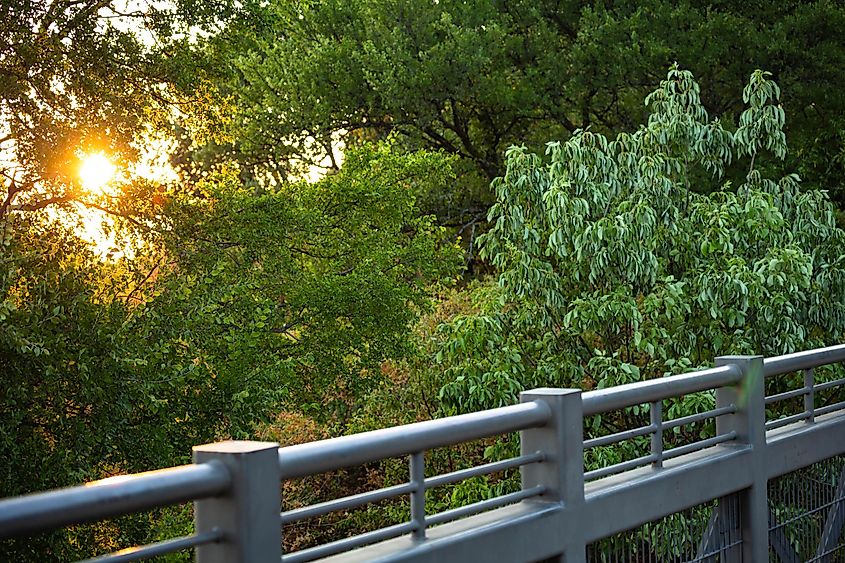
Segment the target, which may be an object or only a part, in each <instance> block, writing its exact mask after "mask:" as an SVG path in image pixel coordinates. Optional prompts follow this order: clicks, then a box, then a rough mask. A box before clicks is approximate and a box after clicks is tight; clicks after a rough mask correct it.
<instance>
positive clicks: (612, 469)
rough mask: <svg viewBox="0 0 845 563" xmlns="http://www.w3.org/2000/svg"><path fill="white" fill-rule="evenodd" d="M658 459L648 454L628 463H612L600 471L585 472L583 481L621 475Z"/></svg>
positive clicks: (654, 455) (658, 457) (656, 456)
mask: <svg viewBox="0 0 845 563" xmlns="http://www.w3.org/2000/svg"><path fill="white" fill-rule="evenodd" d="M659 459H660V456H659V455H657V454H649V455H646V456H642V457H638V458H636V459H631V460H629V461H623V462H621V463H614V464H613V465H608V466H607V467H602V468H600V469H593V470H592V471H587V472H585V473H584V479H585V480H587V481H592V480H593V479H600V478H602V477H607V476H608V475H613V474H615V473H622V472H623V471H628V470H629V469H636V468H637V467H643V466H645V465H648V464H650V463H653V462H655V461H657V460H659Z"/></svg>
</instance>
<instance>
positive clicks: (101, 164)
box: [79, 153, 115, 191]
mask: <svg viewBox="0 0 845 563" xmlns="http://www.w3.org/2000/svg"><path fill="white" fill-rule="evenodd" d="M114 174H115V166H114V164H112V162H111V161H110V160H109V159H108V158H107V157H106V156H105V155H104V154H103V153H96V154H90V155H87V156H85V157H83V158H82V166H81V167H80V168H79V177H80V178H81V179H82V187H83V188H85V189H86V190H88V191H100V190H102V189H103V188H104V187H105V186H106V184H108V183H109V182H110V181H111V180H112V178H114Z"/></svg>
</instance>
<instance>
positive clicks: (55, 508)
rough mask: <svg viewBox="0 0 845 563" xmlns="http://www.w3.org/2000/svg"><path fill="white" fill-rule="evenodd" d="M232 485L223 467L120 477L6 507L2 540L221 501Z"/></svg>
mask: <svg viewBox="0 0 845 563" xmlns="http://www.w3.org/2000/svg"><path fill="white" fill-rule="evenodd" d="M230 485H231V478H230V475H229V472H228V470H227V469H226V467H224V466H223V465H222V464H221V463H216V462H210V463H203V464H199V465H184V466H182V467H173V468H169V469H160V470H158V471H148V472H146V473H138V474H135V475H120V476H117V477H110V478H108V479H102V480H100V481H93V482H91V483H88V484H86V485H82V486H79V487H70V488H67V489H59V490H55V491H50V492H46V493H36V494H31V495H25V496H21V497H15V498H10V499H5V500H2V501H0V538H6V537H11V536H16V535H20V534H26V533H32V532H38V531H47V530H52V529H55V528H60V527H62V526H67V525H69V524H83V523H85V522H93V521H96V520H102V519H103V518H108V517H110V516H120V515H124V514H132V513H134V512H141V511H143V510H149V509H152V508H157V507H161V506H169V505H172V504H178V503H182V502H188V501H192V500H198V499H203V498H209V497H213V496H217V495H219V494H221V493H224V492H226V491H227V490H228V489H229V487H230Z"/></svg>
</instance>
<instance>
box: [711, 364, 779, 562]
mask: <svg viewBox="0 0 845 563" xmlns="http://www.w3.org/2000/svg"><path fill="white" fill-rule="evenodd" d="M727 364H734V365H736V366H738V367H739V368H740V369H741V370H742V374H743V377H742V380H741V381H740V382H739V383H738V384H737V385H732V386H727V387H721V388H719V389H717V390H716V407H717V408H718V407H726V406H729V405H734V406H735V409H736V410H735V412H734V414H732V415H724V416H721V417H718V418H717V419H716V433H717V434H724V433H727V432H736V441H737V442H739V443H742V444H746V445H748V446H750V449H751V465H750V471H751V477H752V485H751V487H750V488H748V489H745V490H744V491H740V493H739V498H740V511H741V518H740V522H741V523H740V526H741V533H742V560H743V561H767V560H768V557H769V555H768V553H769V500H768V491H767V488H768V477H767V473H766V466H765V464H766V389H765V381H764V379H765V375H764V371H763V356H721V357H718V358H716V365H717V366H722V365H727Z"/></svg>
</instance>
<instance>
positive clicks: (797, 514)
mask: <svg viewBox="0 0 845 563" xmlns="http://www.w3.org/2000/svg"><path fill="white" fill-rule="evenodd" d="M843 523H845V456H842V455H840V456H836V457H833V458H830V459H826V460H824V461H820V462H818V463H814V464H813V465H810V466H807V467H804V468H801V469H799V470H797V471H793V472H792V473H787V474H786V475H782V476H780V477H778V478H776V479H772V480H771V481H769V561H770V562H771V563H793V562H807V563H809V562H819V563H836V562H841V563H845V537H843V533H842V531H843V530H842V528H843Z"/></svg>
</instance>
